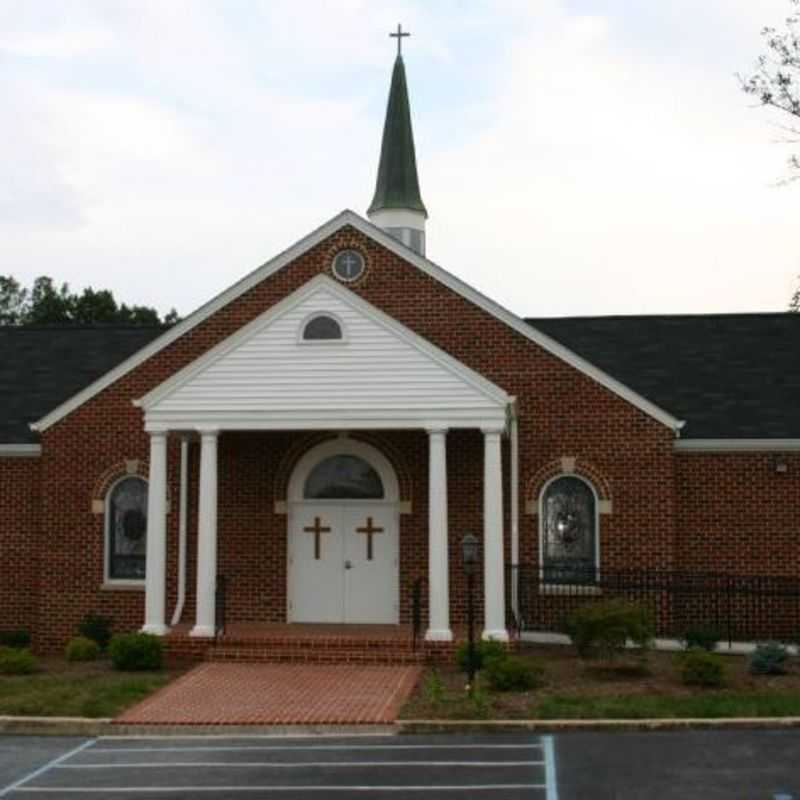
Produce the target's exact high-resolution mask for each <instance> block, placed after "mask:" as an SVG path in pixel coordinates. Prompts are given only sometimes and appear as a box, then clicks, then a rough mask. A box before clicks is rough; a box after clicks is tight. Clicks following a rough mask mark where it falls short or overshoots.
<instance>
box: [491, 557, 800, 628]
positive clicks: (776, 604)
mask: <svg viewBox="0 0 800 800" xmlns="http://www.w3.org/2000/svg"><path fill="white" fill-rule="evenodd" d="M507 577H508V580H507V582H506V585H507V608H509V609H512V608H513V604H512V597H513V593H514V591H515V588H514V587H516V596H517V604H516V607H517V613H516V614H512V617H513V619H512V620H511V624H512V625H514V626H515V627H517V628H518V629H519V630H521V631H544V632H562V631H563V630H564V623H565V619H566V617H567V616H568V615H569V613H570V612H571V611H572V610H573V609H575V608H577V607H578V606H581V605H584V604H586V603H594V602H598V601H601V600H608V599H610V598H624V599H625V600H629V601H632V602H636V603H639V604H641V605H644V606H645V607H646V608H649V609H650V611H651V613H652V615H653V619H654V620H655V624H656V635H658V636H663V637H676V638H680V637H681V636H682V635H683V634H684V633H685V632H686V630H687V629H689V628H691V627H694V626H704V627H709V626H711V627H714V628H715V629H716V630H717V631H719V633H720V635H721V637H722V638H723V639H726V640H727V641H728V642H732V641H757V640H766V639H776V640H779V641H797V639H798V638H799V637H800V579H797V578H791V577H782V576H777V575H731V574H721V573H712V572H685V571H674V570H644V569H626V570H606V569H602V570H600V571H597V572H596V571H595V570H593V569H592V570H584V571H581V570H579V569H575V568H571V569H568V570H567V569H552V568H544V567H540V566H538V565H536V564H533V565H526V564H521V565H516V566H512V567H510V569H509V574H508V576H507Z"/></svg>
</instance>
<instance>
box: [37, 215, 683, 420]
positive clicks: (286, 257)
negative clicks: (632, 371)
mask: <svg viewBox="0 0 800 800" xmlns="http://www.w3.org/2000/svg"><path fill="white" fill-rule="evenodd" d="M346 225H351V226H352V227H353V228H355V229H356V230H358V231H360V232H361V233H362V234H364V235H365V236H368V237H369V238H371V239H373V240H374V241H375V242H377V243H378V244H380V245H381V246H383V247H385V248H386V249H387V250H390V251H391V252H393V253H394V254H395V255H397V256H399V257H400V258H403V259H405V260H406V261H408V262H409V263H411V264H413V265H414V266H416V267H417V268H418V269H420V270H422V271H423V272H425V273H426V274H428V275H430V276H431V277H433V278H435V279H436V280H437V281H439V282H440V283H442V284H444V285H445V286H447V287H448V288H449V289H452V290H453V291H454V292H456V293H457V294H460V295H461V296H462V297H464V298H465V299H467V300H469V301H470V302H471V303H473V304H475V305H476V306H478V307H479V308H481V309H483V310H484V311H486V312H487V313H488V314H491V315H492V316H494V317H496V318H497V319H499V320H500V321H501V322H504V323H505V324H506V325H508V326H509V327H510V328H512V329H514V330H515V331H517V332H518V333H519V334H521V335H522V336H524V337H525V338H527V339H529V340H531V341H533V342H535V343H536V344H538V345H539V346H540V347H542V348H543V349H544V350H546V351H547V352H549V353H551V354H552V355H554V356H556V357H557V358H559V359H561V360H562V361H564V362H566V363H567V364H569V365H570V366H572V367H574V368H575V369H577V370H578V371H579V372H582V373H583V374H585V375H587V376H588V377H590V378H591V379H592V380H594V381H596V382H597V383H599V384H600V385H601V386H604V387H605V388H606V389H608V390H609V391H611V392H613V393H614V394H616V395H618V396H619V397H622V398H623V399H624V400H626V401H627V402H629V403H630V404H631V405H633V406H634V407H636V408H638V409H639V410H640V411H642V412H644V413H645V414H647V415H648V416H650V417H652V418H653V419H655V420H657V421H658V422H661V423H662V424H664V425H666V426H667V427H669V428H671V429H672V430H674V431H676V432H678V431H680V429H681V428H682V427H683V425H684V421H683V420H680V419H678V418H677V417H674V416H673V415H672V414H670V413H669V412H667V411H665V410H664V409H662V408H660V407H659V406H657V405H656V404H655V403H652V402H650V401H649V400H647V399H646V398H645V397H642V396H641V395H640V394H638V393H637V392H634V391H633V390H632V389H630V388H629V387H627V386H625V385H624V384H622V383H620V382H619V381H618V380H616V379H615V378H612V377H611V376H610V375H608V374H607V373H605V372H603V370H601V369H598V368H597V367H595V366H594V365H593V364H590V363H589V362H588V361H586V360H585V359H583V358H581V357H580V356H579V355H577V354H576V353H574V352H572V351H571V350H569V349H568V348H566V347H564V346H563V345H561V344H559V343H558V342H556V341H555V340H554V339H551V338H550V337H549V336H546V335H545V334H544V333H542V332H541V331H539V330H537V329H536V328H533V327H532V326H530V325H529V324H528V323H527V322H525V321H524V320H523V319H520V318H519V317H517V316H516V315H515V314H512V313H511V312H510V311H508V310H507V309H505V308H503V307H502V306H500V305H499V304H498V303H495V302H494V301H493V300H490V299H489V298H488V297H485V296H484V295H483V294H481V293H480V292H478V291H477V290H476V289H473V288H472V287H471V286H469V285H468V284H466V283H464V282H463V281H461V280H459V279H458V278H456V277H455V275H452V274H451V273H449V272H447V271H446V270H444V269H442V268H441V267H439V266H437V265H436V264H434V263H433V262H432V261H429V260H428V259H426V258H423V257H422V256H420V255H418V254H417V253H415V252H414V251H413V250H411V249H410V248H408V247H406V246H405V245H403V244H402V243H401V242H398V241H397V240H396V239H394V238H393V237H391V236H389V235H388V234H387V233H385V232H384V231H382V230H381V229H380V228H377V227H375V226H374V225H372V224H371V223H370V222H368V221H367V220H365V219H363V218H362V217H360V216H359V215H358V214H356V213H355V212H353V211H350V210H349V209H348V210H345V211H342V212H341V213H339V214H337V215H336V216H335V217H334V218H333V219H331V220H329V221H328V222H326V223H325V224H323V225H321V226H320V227H319V228H317V229H316V230H314V231H312V233H310V234H309V235H308V236H305V237H304V238H303V239H301V240H300V241H298V242H296V243H295V244H294V245H292V246H291V247H289V248H288V249H287V250H284V251H283V252H282V253H280V254H279V255H277V256H276V257H275V258H273V259H271V260H270V261H267V262H266V263H265V264H263V265H262V266H260V267H258V268H257V269H255V270H254V271H253V272H251V273H250V274H248V275H246V276H245V277H244V278H242V279H241V280H240V281H238V282H237V283H235V284H234V285H233V286H231V287H230V288H229V289H226V290H225V291H224V292H222V293H221V294H218V295H217V296H216V297H215V298H213V299H212V300H210V301H209V302H208V303H206V304H205V305H203V306H201V307H200V308H199V309H197V311H195V312H194V313H192V314H190V315H189V316H188V317H186V318H185V319H183V320H182V321H181V322H179V323H178V324H177V325H175V326H173V327H172V328H170V329H169V330H168V331H166V332H165V333H164V334H163V335H161V336H159V337H158V338H157V339H154V340H153V341H152V342H151V343H150V344H148V345H147V346H145V347H143V348H142V349H141V350H139V351H138V352H136V353H135V354H134V355H132V356H131V357H130V358H128V359H126V360H125V361H123V362H122V363H121V364H119V365H118V366H117V367H115V368H114V369H112V370H110V371H109V372H107V373H106V374H105V375H103V376H102V377H101V378H99V379H98V380H96V381H95V382H94V383H92V384H90V385H89V386H87V387H86V388H85V389H83V390H82V391H80V392H78V394H76V395H74V396H73V397H71V398H70V399H69V400H67V401H66V402H64V403H62V404H61V405H60V406H58V407H57V408H55V409H54V410H53V411H51V412H50V413H49V414H47V415H46V416H44V417H42V418H41V419H40V420H38V421H37V422H35V423H32V424H31V428H32V429H33V430H35V431H45V430H47V429H48V428H49V427H50V426H51V425H54V424H55V423H56V422H58V421H59V420H61V419H63V418H64V417H65V416H67V414H69V413H70V412H72V411H74V410H75V409H76V408H78V407H79V406H81V405H82V404H83V403H85V402H86V401H87V400H89V399H90V398H92V397H94V396H95V395H96V394H98V393H99V392H101V391H102V390H103V389H105V388H106V387H108V386H110V385H111V384H112V383H114V381H116V380H118V379H119V378H121V377H122V376H123V375H125V374H127V373H128V372H130V371H131V370H132V369H135V368H136V367H137V366H139V364H142V363H143V362H144V361H146V360H147V359H148V358H151V357H152V356H154V355H155V354H156V353H158V352H159V351H161V350H163V349H164V348H165V347H167V346H168V345H169V344H171V343H172V342H174V341H175V340H176V339H178V338H180V337H181V336H183V335H184V334H185V333H187V332H188V331H190V330H192V328H194V327H195V326H196V325H199V324H200V323H201V322H203V321H204V320H205V319H207V318H208V317H210V316H211V315H212V314H214V313H215V312H217V311H218V310H219V309H220V308H222V307H224V306H225V305H227V304H228V303H230V302H232V301H233V300H235V299H236V298H237V297H239V296H240V295H242V294H244V293H245V292H247V291H248V290H249V289H251V288H253V287H254V286H255V285H257V284H258V283H260V282H261V281H263V280H264V279H265V278H267V277H269V276H270V275H272V274H274V273H275V272H277V271H278V270H280V269H282V268H283V267H285V266H286V265H287V264H289V263H290V262H292V261H294V260H295V259H296V258H299V257H300V256H301V255H303V253H305V252H307V251H308V250H310V249H311V248H313V247H315V246H316V245H317V244H319V243H320V242H322V241H324V240H325V239H326V238H328V237H329V236H331V235H332V234H334V233H335V232H336V231H337V230H339V229H340V228H343V227H344V226H346Z"/></svg>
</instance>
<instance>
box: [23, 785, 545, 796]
mask: <svg viewBox="0 0 800 800" xmlns="http://www.w3.org/2000/svg"><path fill="white" fill-rule="evenodd" d="M546 788H547V787H546V786H545V785H544V784H543V783H502V784H501V783H490V784H485V785H475V784H472V785H470V786H431V785H430V784H428V785H427V786H396V785H395V786H374V785H371V786H341V785H338V786H141V787H135V788H131V787H129V786H107V787H103V788H101V789H98V788H95V787H91V786H90V787H72V788H69V789H62V788H60V787H52V788H51V787H48V788H42V789H38V788H36V787H35V786H23V787H22V788H20V789H17V790H16V791H18V792H27V793H33V792H44V793H47V794H55V793H56V792H58V793H60V794H113V793H118V792H124V793H127V794H155V793H156V792H161V793H162V794H164V793H166V794H173V793H180V792H183V793H184V794H185V793H187V792H191V793H192V794H199V793H200V792H305V793H309V792H470V793H472V794H473V796H474V793H475V792H499V791H512V790H517V789H531V790H537V789H538V790H540V791H541V790H544V789H546Z"/></svg>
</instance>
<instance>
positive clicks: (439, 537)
mask: <svg viewBox="0 0 800 800" xmlns="http://www.w3.org/2000/svg"><path fill="white" fill-rule="evenodd" d="M446 437H447V428H444V427H440V428H429V429H428V458H429V463H428V630H427V632H426V633H425V638H426V639H427V640H428V641H436V642H449V641H451V640H452V638H453V633H452V631H451V630H450V581H449V576H448V566H447V439H446Z"/></svg>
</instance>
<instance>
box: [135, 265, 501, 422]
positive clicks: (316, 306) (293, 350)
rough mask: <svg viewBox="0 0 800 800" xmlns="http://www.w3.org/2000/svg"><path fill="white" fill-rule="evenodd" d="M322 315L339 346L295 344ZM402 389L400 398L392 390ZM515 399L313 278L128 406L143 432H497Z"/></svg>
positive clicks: (356, 298)
mask: <svg viewBox="0 0 800 800" xmlns="http://www.w3.org/2000/svg"><path fill="white" fill-rule="evenodd" d="M320 314H325V315H328V316H332V317H334V318H335V319H336V320H337V322H339V324H340V327H341V330H342V332H343V337H342V339H341V340H328V341H322V342H320V341H313V342H310V341H308V340H304V339H302V338H301V336H302V330H303V328H304V326H305V324H306V322H307V321H308V320H309V319H312V318H314V317H315V316H318V315H320ZM399 387H402V391H400V390H399ZM511 402H512V398H511V397H509V395H508V394H507V393H506V392H505V391H504V390H503V389H501V388H500V387H499V386H497V385H495V384H494V383H492V382H491V381H489V380H487V379H486V378H485V377H483V376H482V375H480V374H479V373H477V372H475V371H474V370H472V369H470V368H469V367H468V366H466V365H465V364H463V363H461V362H460V361H458V360H457V359H455V358H453V357H452V356H451V355H449V354H448V353H446V352H444V351H443V350H441V349H439V348H438V347H436V346H435V345H434V344H432V343H431V342H429V341H428V340H427V339H424V338H423V337H421V336H419V335H418V334H416V333H414V331H412V330H410V329H409V328H407V327H406V326H405V325H403V324H401V323H400V322H398V321H397V320H395V319H393V318H392V317H390V316H389V315H388V314H385V313H384V312H383V311H381V310H380V309H379V308H376V307H375V306H373V305H372V304H371V303H370V302H368V301H367V300H365V299H364V298H363V297H361V296H360V295H357V294H355V293H354V292H351V291H350V290H349V289H347V288H346V287H344V286H342V285H341V284H340V283H338V282H337V281H335V280H333V279H332V278H330V277H328V276H327V275H324V274H322V275H317V276H316V277H314V278H312V279H311V280H309V281H308V282H307V283H305V284H304V285H303V286H301V287H300V288H299V289H297V290H295V291H294V292H292V293H291V294H290V295H288V296H287V297H285V298H283V300H281V301H280V302H279V303H276V304H275V305H273V306H271V307H270V308H268V309H267V310H266V311H264V312H262V313H261V314H260V315H259V316H258V317H256V318H255V319H254V320H252V321H251V322H249V323H248V324H246V325H245V326H243V327H242V328H240V329H239V330H237V331H236V332H235V333H233V334H232V335H230V336H228V337H227V338H226V339H224V340H223V341H221V342H219V343H218V344H217V345H216V346H215V347H213V348H212V349H211V350H209V351H207V352H206V353H204V354H203V355H201V356H200V357H199V358H197V359H195V360H194V361H192V362H191V363H190V364H188V365H187V366H185V367H184V368H183V369H181V370H179V371H178V372H177V373H175V374H174V375H172V376H170V377H169V378H168V379H167V380H165V381H164V382H163V383H161V384H160V385H159V386H156V387H155V388H153V389H151V390H150V391H149V392H148V393H147V394H146V395H145V396H144V397H142V398H140V399H138V400H135V401H134V404H135V405H137V406H141V407H143V408H144V409H145V411H146V416H145V427H146V428H147V429H148V430H157V429H160V428H164V429H168V428H189V429H191V428H196V427H203V426H209V427H216V426H217V425H219V426H220V427H224V428H225V429H226V430H231V429H240V430H254V429H258V430H271V429H286V428H289V429H296V428H313V427H315V426H317V427H319V425H322V426H323V427H333V428H348V429H351V428H352V429H355V428H381V427H389V428H421V427H426V426H427V425H431V424H433V425H438V424H442V423H444V424H446V425H448V426H449V427H478V426H481V425H489V424H495V425H499V426H501V427H502V426H504V425H505V423H506V417H507V409H508V405H509V403H511Z"/></svg>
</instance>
